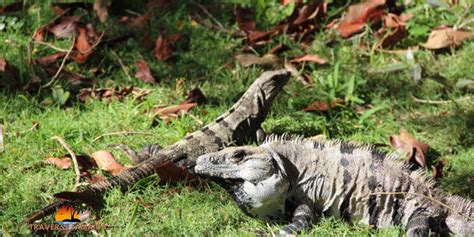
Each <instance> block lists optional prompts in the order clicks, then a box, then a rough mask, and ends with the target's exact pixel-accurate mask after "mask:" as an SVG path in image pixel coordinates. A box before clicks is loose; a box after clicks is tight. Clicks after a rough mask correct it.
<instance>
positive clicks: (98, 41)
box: [79, 30, 105, 53]
mask: <svg viewBox="0 0 474 237" xmlns="http://www.w3.org/2000/svg"><path fill="white" fill-rule="evenodd" d="M104 34H105V30H104V31H102V33H101V34H100V36H99V38H98V39H97V41H96V42H95V43H94V44H93V45H92V46H91V47H90V48H88V49H86V50H84V51H79V53H89V52H90V51H91V50H93V49H95V47H97V45H99V44H100V41H102V37H104Z"/></svg>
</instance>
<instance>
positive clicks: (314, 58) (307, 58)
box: [290, 54, 327, 65]
mask: <svg viewBox="0 0 474 237" xmlns="http://www.w3.org/2000/svg"><path fill="white" fill-rule="evenodd" d="M290 62H291V63H300V62H313V63H317V64H320V65H323V64H326V63H327V62H326V60H324V59H322V58H321V57H319V56H318V55H315V54H307V55H303V56H300V57H296V58H293V59H291V60H290Z"/></svg>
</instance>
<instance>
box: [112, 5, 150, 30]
mask: <svg viewBox="0 0 474 237" xmlns="http://www.w3.org/2000/svg"><path fill="white" fill-rule="evenodd" d="M152 13H153V12H152V11H151V10H148V11H147V12H145V14H143V15H141V16H137V17H129V16H123V17H122V18H120V20H119V23H122V24H126V25H127V26H128V27H130V28H131V29H140V28H143V26H145V23H146V22H147V21H148V20H150V18H151V16H152Z"/></svg>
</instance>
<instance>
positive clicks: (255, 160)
mask: <svg viewBox="0 0 474 237" xmlns="http://www.w3.org/2000/svg"><path fill="white" fill-rule="evenodd" d="M194 170H195V172H196V173H197V174H199V175H202V176H204V177H207V178H210V179H211V180H213V181H215V182H217V183H218V184H219V185H221V186H222V187H223V188H224V189H226V191H227V192H228V193H229V194H230V195H231V197H232V198H233V199H234V200H235V202H236V203H237V205H238V206H239V207H240V209H242V210H243V211H244V212H245V213H246V214H247V215H249V216H252V217H258V218H263V219H275V218H278V217H279V216H281V215H282V214H283V211H284V203H285V199H286V192H287V191H288V186H289V183H288V181H287V176H286V173H285V171H284V168H283V162H282V160H281V159H280V158H279V157H278V155H277V154H274V152H273V151H271V150H269V149H266V148H264V147H262V146H260V147H253V146H241V147H229V148H225V149H223V150H221V151H218V152H214V153H210V154H206V155H203V156H200V157H199V158H198V159H197V161H196V166H195V168H194Z"/></svg>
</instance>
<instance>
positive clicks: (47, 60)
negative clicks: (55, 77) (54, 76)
mask: <svg viewBox="0 0 474 237" xmlns="http://www.w3.org/2000/svg"><path fill="white" fill-rule="evenodd" d="M65 56H66V53H65V52H58V53H54V54H51V55H47V56H44V57H41V58H38V59H35V62H36V63H38V64H40V65H50V64H53V63H54V62H56V60H58V59H59V58H64V57H65Z"/></svg>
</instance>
